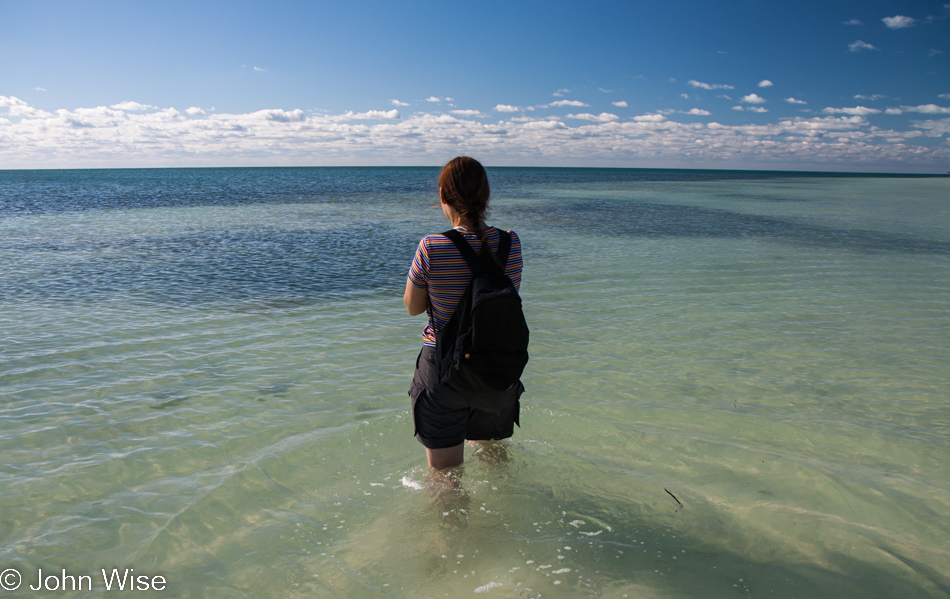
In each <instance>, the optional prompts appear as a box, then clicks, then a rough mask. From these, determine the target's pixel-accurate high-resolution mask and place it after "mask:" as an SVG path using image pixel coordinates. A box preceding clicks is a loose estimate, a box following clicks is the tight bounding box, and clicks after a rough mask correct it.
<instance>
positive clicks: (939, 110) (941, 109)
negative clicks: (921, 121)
mask: <svg viewBox="0 0 950 599" xmlns="http://www.w3.org/2000/svg"><path fill="white" fill-rule="evenodd" d="M901 109H902V110H903V111H904V112H919V113H921V114H950V107H946V106H937V105H936V104H921V105H920V106H901Z"/></svg>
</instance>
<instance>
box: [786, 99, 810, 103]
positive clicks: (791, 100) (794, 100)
mask: <svg viewBox="0 0 950 599" xmlns="http://www.w3.org/2000/svg"><path fill="white" fill-rule="evenodd" d="M785 101H786V102H788V103H789V104H808V102H806V101H804V100H797V99H795V98H785Z"/></svg>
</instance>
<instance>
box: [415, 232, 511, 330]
mask: <svg viewBox="0 0 950 599" xmlns="http://www.w3.org/2000/svg"><path fill="white" fill-rule="evenodd" d="M459 232H460V233H462V234H463V236H464V237H465V241H467V242H468V244H469V245H470V246H472V249H473V250H474V251H475V253H476V254H477V253H478V252H479V251H481V249H482V240H481V238H479V237H478V235H476V234H475V233H467V232H465V231H461V230H460V231H459ZM508 232H509V233H511V251H510V252H509V254H508V264H507V265H506V267H505V274H507V275H508V278H509V279H511V282H512V283H514V285H515V289H519V290H520V288H521V267H522V261H521V241H520V240H519V239H518V235H517V234H515V232H514V231H508ZM485 236H486V237H487V239H488V247H489V248H490V249H491V251H492V252H497V251H498V239H499V234H498V229H496V228H495V227H489V228H488V229H486V231H485ZM409 280H410V281H411V282H412V284H413V285H415V286H416V287H418V288H420V289H426V290H428V293H429V305H428V307H427V308H426V313H427V314H428V315H429V324H427V325H426V328H425V329H424V330H423V332H422V342H423V344H424V345H429V346H432V347H435V335H436V333H437V332H439V331H441V330H442V329H443V328H444V327H445V325H446V324H448V322H449V319H450V318H452V314H454V313H455V309H456V308H457V307H458V304H459V301H461V299H462V295H464V294H465V289H466V288H467V287H468V284H469V283H470V282H471V280H472V271H471V270H470V269H469V268H468V264H466V263H465V259H464V258H462V255H461V254H460V253H459V251H458V248H456V247H455V244H454V243H452V240H450V239H449V238H448V237H446V236H445V235H442V234H441V233H439V234H436V235H426V236H425V237H423V238H422V241H420V242H419V248H418V249H417V250H416V256H415V258H413V260H412V266H411V267H410V268H409Z"/></svg>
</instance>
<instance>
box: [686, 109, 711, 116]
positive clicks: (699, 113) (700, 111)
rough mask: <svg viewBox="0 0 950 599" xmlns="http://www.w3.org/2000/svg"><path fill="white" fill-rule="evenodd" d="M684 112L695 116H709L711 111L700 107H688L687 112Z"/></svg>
mask: <svg viewBox="0 0 950 599" xmlns="http://www.w3.org/2000/svg"><path fill="white" fill-rule="evenodd" d="M686 114H693V115H696V116H709V115H711V114H712V113H711V112H709V111H708V110H703V109H702V108H693V109H690V110H689V111H688V112H686Z"/></svg>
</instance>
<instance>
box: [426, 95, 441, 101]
mask: <svg viewBox="0 0 950 599" xmlns="http://www.w3.org/2000/svg"><path fill="white" fill-rule="evenodd" d="M441 101H442V99H441V98H437V97H435V96H429V97H428V98H426V102H441Z"/></svg>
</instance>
